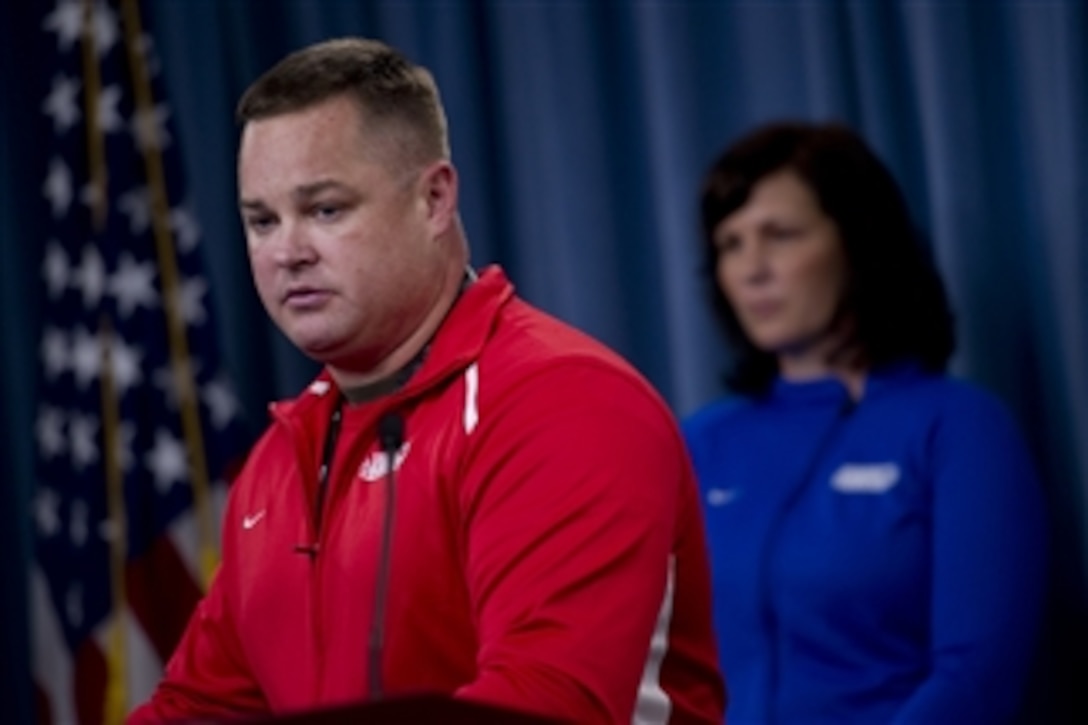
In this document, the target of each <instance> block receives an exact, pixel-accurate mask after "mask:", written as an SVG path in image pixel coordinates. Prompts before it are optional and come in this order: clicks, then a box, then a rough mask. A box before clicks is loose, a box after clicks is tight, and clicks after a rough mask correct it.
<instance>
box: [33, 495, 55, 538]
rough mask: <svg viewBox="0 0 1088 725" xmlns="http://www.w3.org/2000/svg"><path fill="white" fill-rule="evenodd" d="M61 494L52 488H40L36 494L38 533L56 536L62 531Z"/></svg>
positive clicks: (35, 511)
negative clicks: (59, 510) (58, 510)
mask: <svg viewBox="0 0 1088 725" xmlns="http://www.w3.org/2000/svg"><path fill="white" fill-rule="evenodd" d="M58 508H60V496H58V495H57V492H56V491H54V490H53V489H51V488H39V489H38V493H37V494H36V495H35V496H34V522H35V523H36V524H37V526H38V533H39V534H41V535H42V536H45V537H50V536H56V535H57V532H58V531H60V527H61V523H60V514H59V513H58V512H57V509H58Z"/></svg>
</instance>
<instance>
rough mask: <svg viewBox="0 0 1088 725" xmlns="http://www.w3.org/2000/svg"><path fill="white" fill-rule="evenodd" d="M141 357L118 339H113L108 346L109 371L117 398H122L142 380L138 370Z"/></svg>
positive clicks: (135, 350)
mask: <svg viewBox="0 0 1088 725" xmlns="http://www.w3.org/2000/svg"><path fill="white" fill-rule="evenodd" d="M141 357H142V355H141V354H140V350H139V349H138V348H136V347H130V346H129V345H126V344H125V341H124V340H122V339H120V338H117V337H115V338H113V344H112V345H110V371H111V374H112V376H113V386H114V389H115V390H116V391H117V395H118V396H123V395H124V394H125V393H126V392H128V390H129V389H131V388H133V387H135V386H136V385H138V384H139V383H140V381H141V380H142V379H143V373H142V372H141V370H140V358H141Z"/></svg>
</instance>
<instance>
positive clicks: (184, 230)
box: [170, 205, 200, 254]
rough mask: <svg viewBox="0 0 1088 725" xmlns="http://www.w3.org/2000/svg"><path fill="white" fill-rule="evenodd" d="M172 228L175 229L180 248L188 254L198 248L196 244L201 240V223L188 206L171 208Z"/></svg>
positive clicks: (175, 236)
mask: <svg viewBox="0 0 1088 725" xmlns="http://www.w3.org/2000/svg"><path fill="white" fill-rule="evenodd" d="M170 228H171V229H173V230H174V238H175V240H176V241H177V245H178V249H179V250H181V251H182V252H183V253H185V254H188V253H189V252H192V251H193V250H194V249H196V244H197V242H199V241H200V225H199V224H198V223H197V221H196V217H194V216H193V215H192V214H191V213H190V212H189V209H188V208H187V207H186V206H184V205H182V206H179V207H177V208H175V209H171V210H170Z"/></svg>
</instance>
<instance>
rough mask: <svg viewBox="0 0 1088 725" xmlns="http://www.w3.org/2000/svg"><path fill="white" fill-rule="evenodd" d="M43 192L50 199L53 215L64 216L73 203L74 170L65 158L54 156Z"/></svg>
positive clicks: (56, 216) (55, 216)
mask: <svg viewBox="0 0 1088 725" xmlns="http://www.w3.org/2000/svg"><path fill="white" fill-rule="evenodd" d="M42 193H43V194H45V198H46V199H48V200H49V206H50V208H51V209H52V210H53V217H54V218H58V217H62V216H64V215H65V214H67V213H68V207H70V206H71V205H72V172H71V171H69V170H68V165H67V164H65V163H64V161H63V160H61V159H59V158H56V157H54V158H53V159H52V160H51V161H50V162H49V173H47V174H46V176H45V184H44V185H43V186H42Z"/></svg>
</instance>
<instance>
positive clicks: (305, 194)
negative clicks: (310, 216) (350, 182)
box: [291, 179, 344, 201]
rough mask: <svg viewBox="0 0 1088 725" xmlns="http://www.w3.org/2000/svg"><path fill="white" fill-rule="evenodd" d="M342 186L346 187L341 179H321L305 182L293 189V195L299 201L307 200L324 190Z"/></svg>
mask: <svg viewBox="0 0 1088 725" xmlns="http://www.w3.org/2000/svg"><path fill="white" fill-rule="evenodd" d="M342 188H344V185H343V184H341V183H340V182H339V181H335V180H333V179H321V180H319V181H314V182H312V183H309V184H303V185H302V186H300V187H298V188H297V189H295V190H294V191H292V192H291V196H293V197H294V198H295V199H296V200H297V201H305V200H306V199H311V198H313V197H315V196H317V195H318V194H320V193H321V192H323V191H328V190H329V189H342Z"/></svg>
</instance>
